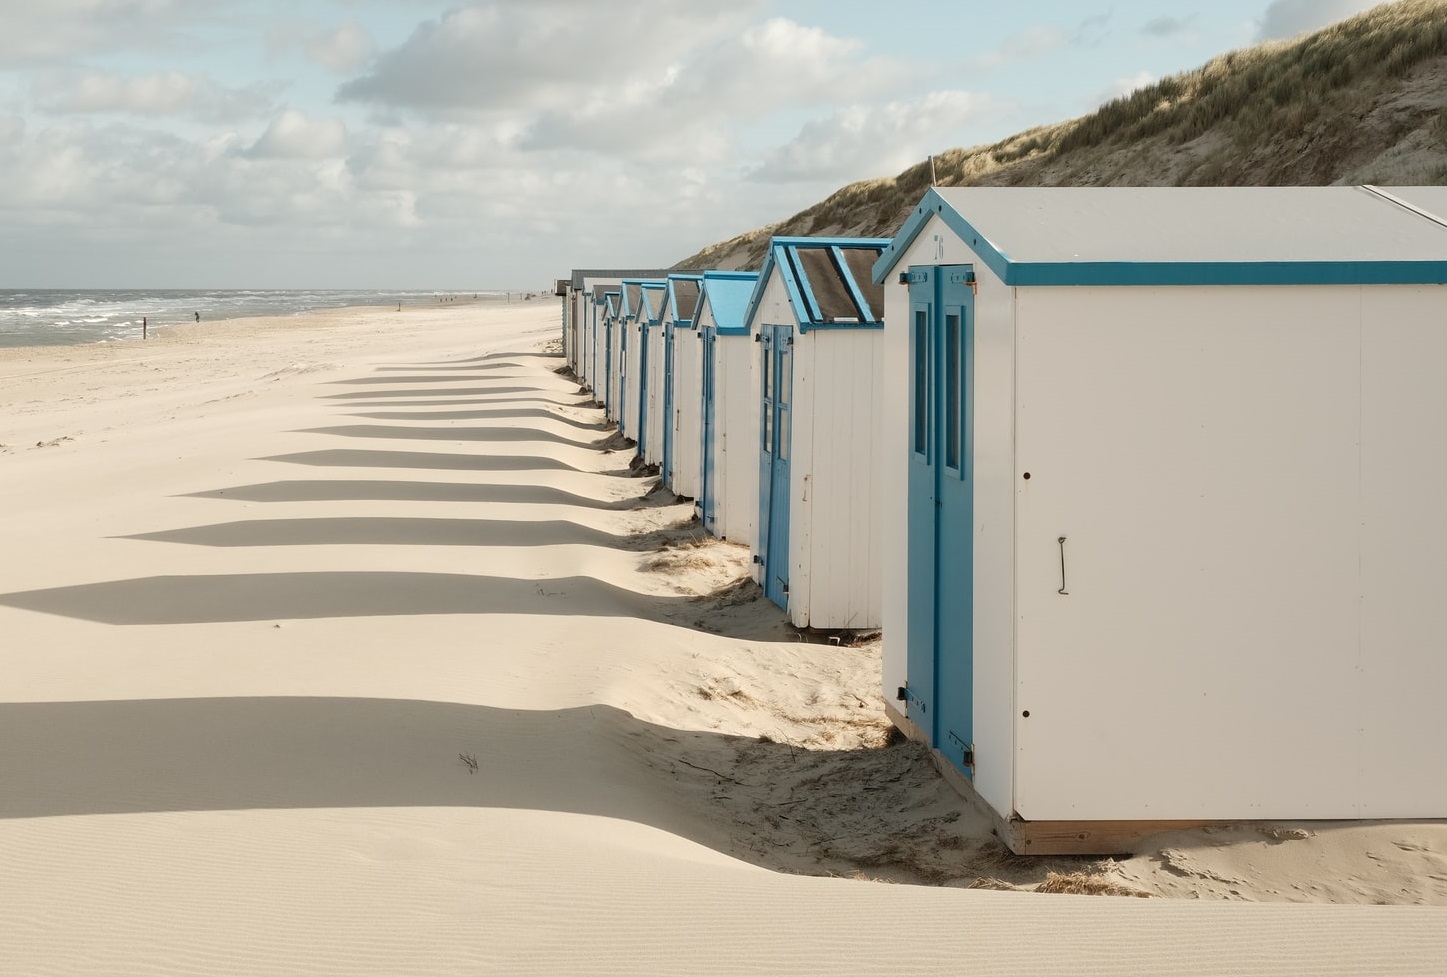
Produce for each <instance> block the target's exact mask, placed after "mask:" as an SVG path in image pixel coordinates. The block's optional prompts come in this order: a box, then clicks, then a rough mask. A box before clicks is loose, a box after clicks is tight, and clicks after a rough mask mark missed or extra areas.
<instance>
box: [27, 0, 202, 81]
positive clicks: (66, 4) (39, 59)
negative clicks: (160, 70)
mask: <svg viewBox="0 0 1447 977" xmlns="http://www.w3.org/2000/svg"><path fill="white" fill-rule="evenodd" d="M204 9H206V5H205V3H204V0H45V2H43V3H38V2H29V3H27V2H24V0H5V3H4V21H5V29H4V30H3V31H0V58H3V59H4V61H5V63H6V65H7V67H11V68H14V67H18V66H28V65H37V64H45V63H48V62H57V61H69V60H71V59H73V58H75V57H78V56H84V55H86V54H92V53H95V52H98V51H109V50H116V49H117V48H119V47H122V46H137V47H141V48H162V49H165V48H170V47H172V46H173V45H174V44H175V43H176V41H177V37H178V35H177V32H176V28H177V25H178V24H179V23H180V22H181V20H182V18H183V17H184V15H185V14H186V13H188V12H192V11H199V10H204Z"/></svg>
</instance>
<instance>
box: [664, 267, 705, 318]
mask: <svg viewBox="0 0 1447 977" xmlns="http://www.w3.org/2000/svg"><path fill="white" fill-rule="evenodd" d="M680 281H689V282H698V285H699V292H698V297H699V302H700V303H701V302H702V301H703V276H702V275H669V276H668V283H667V284H668V297H667V298H666V299H664V302H663V308H662V309H661V310H660V311H659V317H660V318H662V317H663V316H664V315H665V314H666V313H667V312H668V311H669V310H672V312H673V324H674V326H682V327H683V328H684V329H692V328H693V317H694V316H695V315H696V314H697V313H698V308H697V306H695V307H694V308H692V309H688V310H686V312H685V314H684V315H679V311H680V310H679V308H678V293H677V292H675V291H674V286H675V285H677V284H678V283H679V282H680ZM685 316H686V317H685Z"/></svg>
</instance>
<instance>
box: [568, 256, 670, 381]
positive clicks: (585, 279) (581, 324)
mask: <svg viewBox="0 0 1447 977" xmlns="http://www.w3.org/2000/svg"><path fill="white" fill-rule="evenodd" d="M666 274H668V272H667V271H662V270H654V269H606V268H603V269H596V268H579V269H574V270H573V274H572V277H571V278H570V279H567V280H566V289H565V292H566V294H565V297H564V299H563V336H564V343H563V351H564V355H565V356H566V358H567V362H568V366H570V367H571V368H572V370H573V373H574V375H575V376H577V378H578V380H579V381H580V382H581V383H582V384H583V385H584V386H587V387H589V388H591V389H592V390H593V391H594V397H595V398H596V399H597V400H598V401H600V402H606V400H607V392H606V383H605V382H604V379H605V378H604V376H603V371H602V370H601V369H600V368H599V367H600V364H602V363H603V361H604V360H605V359H606V357H605V356H603V355H601V354H602V353H603V351H604V350H605V349H606V348H607V347H606V345H605V343H606V335H605V334H606V323H605V320H604V315H603V313H604V311H605V300H606V297H607V293H608V292H610V291H619V290H621V288H622V282H623V281H624V280H625V279H644V278H653V277H661V276H663V275H666Z"/></svg>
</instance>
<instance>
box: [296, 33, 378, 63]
mask: <svg viewBox="0 0 1447 977" xmlns="http://www.w3.org/2000/svg"><path fill="white" fill-rule="evenodd" d="M306 53H307V57H309V58H311V59H312V60H313V61H315V62H316V63H317V64H320V65H321V66H322V67H324V68H326V69H327V70H329V71H334V72H336V73H337V74H339V75H345V74H350V73H352V72H354V71H357V70H358V69H360V68H361V67H362V66H363V65H365V64H367V62H369V61H371V60H372V58H374V57H375V56H376V54H377V43H376V42H375V41H374V40H372V35H371V34H369V33H367V30H366V28H364V27H362V26H361V25H360V24H358V23H356V22H355V21H349V22H347V23H345V24H343V25H342V26H340V27H338V28H336V29H335V30H332V31H328V32H326V33H324V34H320V35H317V36H315V37H313V38H312V39H311V41H310V42H309V43H308V44H307V45H306Z"/></svg>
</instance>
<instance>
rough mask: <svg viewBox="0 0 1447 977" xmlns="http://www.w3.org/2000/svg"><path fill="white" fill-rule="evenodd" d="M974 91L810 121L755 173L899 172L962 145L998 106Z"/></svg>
mask: <svg viewBox="0 0 1447 977" xmlns="http://www.w3.org/2000/svg"><path fill="white" fill-rule="evenodd" d="M996 108H997V106H996V105H995V103H993V102H992V101H991V100H990V99H988V98H985V97H982V96H980V95H976V94H973V93H971V92H959V91H952V92H934V93H931V94H929V95H926V96H925V97H923V98H920V99H916V100H914V101H910V102H892V103H889V104H886V105H874V106H862V105H859V106H853V107H851V108H847V109H844V110H842V111H840V112H836V113H834V114H833V115H830V116H828V117H827V118H823V119H818V120H815V121H813V122H809V123H807V124H806V125H805V126H804V127H803V129H802V130H801V131H800V132H799V134H798V135H797V136H796V137H795V138H794V139H793V140H792V141H790V142H789V143H787V144H786V145H784V146H780V147H778V148H777V149H775V150H773V151H772V152H770V153H768V154H767V155H766V156H765V158H764V161H763V163H762V164H761V165H760V166H758V167H757V168H756V169H755V170H754V171H753V172H752V173H751V174H750V176H751V178H752V179H754V180H760V181H766V182H776V181H777V182H784V181H813V180H822V181H829V180H854V179H862V178H864V177H867V176H870V175H883V174H889V173H897V172H899V171H900V170H902V169H905V168H906V167H908V166H909V165H910V164H912V163H917V162H919V161H920V160H921V159H924V158H925V157H926V156H928V155H929V154H930V153H931V152H933V151H935V150H938V149H945V148H948V147H950V146H955V145H958V144H959V143H960V142H961V140H960V138H959V136H960V130H961V129H962V128H963V127H965V126H968V125H970V124H971V123H974V122H977V121H979V119H980V118H981V117H983V116H986V115H988V114H990V113H992V112H994V111H995V110H996Z"/></svg>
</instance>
